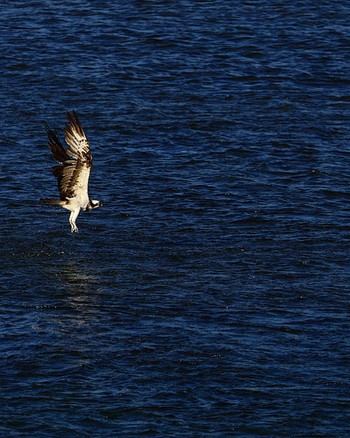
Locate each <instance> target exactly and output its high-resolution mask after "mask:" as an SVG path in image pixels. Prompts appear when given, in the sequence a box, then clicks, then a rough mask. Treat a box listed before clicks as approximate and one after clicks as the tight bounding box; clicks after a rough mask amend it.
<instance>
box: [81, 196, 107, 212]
mask: <svg viewBox="0 0 350 438" xmlns="http://www.w3.org/2000/svg"><path fill="white" fill-rule="evenodd" d="M102 206H103V202H102V201H97V200H96V199H91V200H90V202H89V203H88V205H87V206H86V209H85V211H91V210H93V209H95V208H98V207H102Z"/></svg>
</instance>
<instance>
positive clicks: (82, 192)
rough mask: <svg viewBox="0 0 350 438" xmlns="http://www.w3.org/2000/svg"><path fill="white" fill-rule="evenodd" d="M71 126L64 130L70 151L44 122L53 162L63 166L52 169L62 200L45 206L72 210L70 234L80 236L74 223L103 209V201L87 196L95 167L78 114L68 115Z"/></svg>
mask: <svg viewBox="0 0 350 438" xmlns="http://www.w3.org/2000/svg"><path fill="white" fill-rule="evenodd" d="M66 114H67V118H68V121H69V123H70V124H69V125H68V124H66V127H65V140H66V143H67V145H68V147H67V149H65V148H64V147H63V146H62V143H61V142H60V139H59V138H58V135H57V132H56V131H54V130H53V129H51V128H50V126H49V125H48V124H47V123H46V122H44V126H45V129H46V133H47V135H48V137H49V142H48V145H49V148H50V149H51V152H52V155H53V157H54V159H55V160H56V161H57V162H58V163H60V165H58V166H54V167H53V168H52V173H53V174H54V176H55V177H56V178H57V181H58V188H59V191H60V198H61V199H60V200H55V199H44V200H43V202H44V203H45V204H50V205H60V206H61V207H63V208H66V209H67V210H69V211H70V212H71V213H70V216H69V223H70V226H71V232H72V233H77V232H78V227H77V225H76V223H75V221H76V219H77V217H78V215H79V213H80V210H81V209H83V210H84V211H90V210H93V209H94V208H97V207H100V206H102V202H101V201H96V200H91V199H90V197H89V193H88V183H89V176H90V171H91V167H92V157H91V152H90V145H89V142H88V139H87V138H86V135H85V132H84V130H83V127H82V126H81V123H80V120H79V117H78V114H77V113H76V112H75V111H73V112H72V114H70V113H69V112H67V113H66Z"/></svg>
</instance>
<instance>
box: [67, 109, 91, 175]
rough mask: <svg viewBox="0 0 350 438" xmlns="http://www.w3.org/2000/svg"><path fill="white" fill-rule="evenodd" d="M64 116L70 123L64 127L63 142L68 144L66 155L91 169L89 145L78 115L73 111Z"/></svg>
mask: <svg viewBox="0 0 350 438" xmlns="http://www.w3.org/2000/svg"><path fill="white" fill-rule="evenodd" d="M66 114H67V118H68V120H69V123H70V125H66V131H65V140H66V143H67V144H68V148H67V153H68V155H69V156H72V157H74V158H76V159H77V160H81V161H83V162H85V163H86V165H88V166H90V167H91V165H92V157H91V151H90V145H89V142H88V139H87V138H86V135H85V132H84V130H83V127H82V126H81V123H80V120H79V117H78V114H77V113H76V112H75V111H73V112H72V114H70V113H68V112H67V113H66Z"/></svg>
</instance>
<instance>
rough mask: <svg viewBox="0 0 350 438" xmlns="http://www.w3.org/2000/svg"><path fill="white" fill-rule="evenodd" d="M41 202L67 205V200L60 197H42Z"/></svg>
mask: <svg viewBox="0 0 350 438" xmlns="http://www.w3.org/2000/svg"><path fill="white" fill-rule="evenodd" d="M40 202H41V203H42V204H49V205H61V206H63V205H65V204H66V202H67V201H61V200H59V199H41V200H40Z"/></svg>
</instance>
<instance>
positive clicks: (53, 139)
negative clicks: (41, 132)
mask: <svg viewBox="0 0 350 438" xmlns="http://www.w3.org/2000/svg"><path fill="white" fill-rule="evenodd" d="M44 126H45V130H46V133H47V136H48V137H49V143H48V144H49V148H50V149H51V152H52V155H53V157H54V159H55V160H56V161H57V162H59V163H63V162H64V161H66V160H69V156H68V154H67V152H66V150H65V148H64V147H63V146H62V143H61V141H60V139H59V137H58V134H57V131H55V130H53V129H51V128H50V126H49V125H48V124H47V123H46V122H44Z"/></svg>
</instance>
